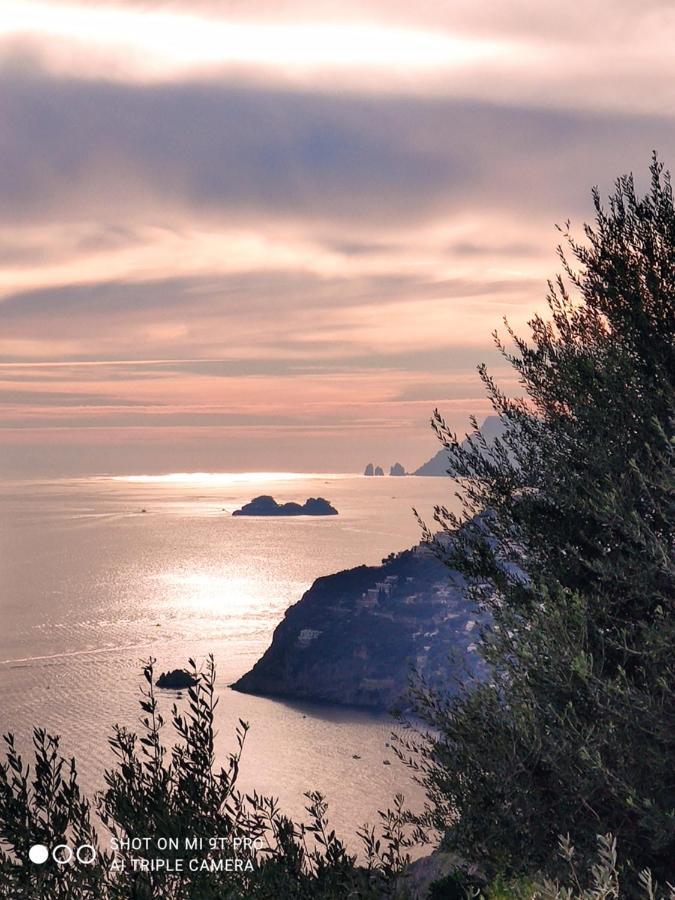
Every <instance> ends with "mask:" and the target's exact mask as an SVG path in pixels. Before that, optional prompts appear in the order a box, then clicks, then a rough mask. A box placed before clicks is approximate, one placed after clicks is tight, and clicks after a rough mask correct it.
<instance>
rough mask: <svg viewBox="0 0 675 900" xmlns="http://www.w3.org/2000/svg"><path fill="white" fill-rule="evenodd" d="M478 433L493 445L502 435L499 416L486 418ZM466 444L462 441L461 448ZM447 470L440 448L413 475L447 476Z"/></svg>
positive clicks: (446, 453)
mask: <svg viewBox="0 0 675 900" xmlns="http://www.w3.org/2000/svg"><path fill="white" fill-rule="evenodd" d="M480 432H481V434H482V435H483V436H484V438H485V440H486V441H487V443H488V445H490V444H493V443H494V440H495V438H497V437H499V436H500V435H502V434H503V433H504V426H503V424H502V421H501V419H500V418H499V416H488V417H487V418H486V419H485V421H484V422H483V424H482V425H481V426H480ZM466 443H467V441H466V440H464V441H462V446H463V447H464V446H466ZM449 469H450V460H449V458H448V451H447V450H446V449H445V447H441V449H440V450H439V451H438V453H437V454H436V455H435V456H433V457H432V458H431V459H430V460H427V462H425V463H424V465H422V466H420V467H419V469H416V470H415V471H414V472H413V475H436V476H437V475H447V474H448V470H449Z"/></svg>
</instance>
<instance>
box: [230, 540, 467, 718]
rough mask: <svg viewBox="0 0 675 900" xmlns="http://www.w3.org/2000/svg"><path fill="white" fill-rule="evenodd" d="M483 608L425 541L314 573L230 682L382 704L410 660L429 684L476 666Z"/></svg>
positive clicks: (304, 696) (401, 681) (399, 692)
mask: <svg viewBox="0 0 675 900" xmlns="http://www.w3.org/2000/svg"><path fill="white" fill-rule="evenodd" d="M482 620H483V617H482V615H481V614H480V613H479V612H478V611H477V610H476V609H475V607H474V606H473V605H472V604H471V603H470V602H469V601H468V600H467V599H466V596H465V591H464V582H463V580H462V578H461V577H460V576H459V575H458V574H457V573H453V572H452V571H450V570H449V569H448V568H447V567H446V566H444V565H443V564H442V563H440V562H439V561H438V560H437V559H436V557H435V556H433V555H432V554H431V552H430V551H429V550H428V548H426V547H424V546H420V547H415V548H413V549H411V550H405V551H403V552H402V553H396V554H391V555H390V556H389V557H388V558H387V559H386V560H383V563H382V565H381V566H358V567H357V568H355V569H348V570H346V571H344V572H338V573H337V574H335V575H328V576H326V577H324V578H318V579H317V580H316V581H315V582H314V584H313V585H312V586H311V588H310V589H309V590H308V591H307V592H306V593H305V594H304V596H303V597H302V599H301V600H300V601H299V602H298V603H296V604H295V605H294V606H291V607H290V609H289V610H288V611H287V612H286V615H285V616H284V618H283V620H282V621H281V622H280V624H279V625H278V626H277V628H276V630H275V632H274V637H273V639H272V644H271V646H270V647H269V649H268V650H267V651H266V653H265V654H264V655H263V656H262V658H261V659H260V660H259V661H258V662H257V663H256V664H255V666H254V667H253V668H252V669H251V671H250V672H247V673H246V675H244V676H243V677H242V678H240V679H239V681H237V682H236V684H234V685H233V687H234V688H235V690H239V691H243V692H245V693H251V694H262V695H267V696H276V697H285V698H292V699H297V700H315V701H326V702H330V703H339V704H347V705H357V706H364V707H371V708H375V709H386V708H389V707H391V706H392V705H393V704H396V703H398V702H399V701H401V699H402V697H403V695H404V694H405V691H406V687H407V683H408V677H409V673H410V671H411V669H412V668H413V667H414V668H415V669H416V670H417V671H418V672H419V673H420V674H422V675H424V677H425V678H426V679H427V680H428V681H430V682H432V683H433V682H438V681H440V680H441V679H443V680H446V679H447V678H448V677H450V678H456V679H457V680H458V681H459V680H462V679H463V678H465V677H466V676H467V673H477V672H478V671H479V670H480V665H481V664H480V661H479V658H478V656H477V654H476V653H475V639H476V636H477V634H478V630H479V628H480V624H481V621H482Z"/></svg>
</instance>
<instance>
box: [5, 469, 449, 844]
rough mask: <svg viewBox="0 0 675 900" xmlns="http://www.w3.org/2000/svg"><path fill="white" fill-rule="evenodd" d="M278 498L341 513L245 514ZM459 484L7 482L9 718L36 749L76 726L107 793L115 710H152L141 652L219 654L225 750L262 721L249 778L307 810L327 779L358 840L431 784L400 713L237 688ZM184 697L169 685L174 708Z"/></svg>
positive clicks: (80, 751)
mask: <svg viewBox="0 0 675 900" xmlns="http://www.w3.org/2000/svg"><path fill="white" fill-rule="evenodd" d="M261 493H268V494H272V495H273V496H274V497H275V498H277V499H278V500H280V501H286V500H300V501H302V500H304V499H306V498H307V497H309V496H323V497H326V498H327V499H329V500H330V501H331V502H332V503H333V504H334V505H335V506H336V507H337V508H338V510H339V512H340V515H339V516H336V517H330V518H315V519H312V518H307V517H303V518H297V519H260V518H232V516H231V515H230V514H231V512H232V510H234V509H236V508H238V507H239V506H241V505H242V503H244V502H246V501H248V500H250V499H251V498H252V497H254V496H256V495H258V494H261ZM451 494H452V483H451V482H450V480H449V479H447V478H445V479H441V478H399V479H396V478H375V479H372V478H371V479H368V478H363V477H354V476H342V475H315V476H313V475H307V476H297V475H295V476H294V475H271V474H251V475H236V476H231V475H230V476H228V475H208V476H189V477H181V476H173V477H171V478H168V479H167V478H161V479H157V480H144V479H139V480H128V479H109V478H97V479H82V480H67V481H66V480H63V481H49V482H30V483H28V482H24V483H13V484H5V485H2V487H0V565H1V567H0V579H1V580H0V586H1V588H2V590H1V592H0V697H1V698H2V699H1V701H0V731H2V732H3V733H4V732H6V731H13V732H14V733H15V734H16V735H17V738H18V741H19V743H20V745H21V746H23V747H26V746H27V744H28V741H29V739H30V732H31V728H32V726H33V725H42V726H45V727H47V728H48V729H50V730H51V731H52V732H54V733H58V734H60V735H61V736H62V748H63V750H64V752H65V753H66V754H68V755H71V754H74V755H75V756H76V757H77V759H78V763H79V768H80V772H81V776H82V781H83V783H84V784H85V786H86V787H87V788H89V789H95V788H97V787H100V786H101V784H102V771H103V768H104V766H105V765H106V764H107V763H108V762H109V760H110V751H109V748H108V746H107V737H108V735H109V734H110V730H111V725H112V723H113V722H120V723H121V724H126V725H130V726H134V725H135V723H136V721H137V716H138V707H137V691H138V684H139V679H140V661H141V659H145V658H147V657H149V656H154V657H156V659H157V666H158V668H159V669H168V668H173V667H176V666H182V665H184V664H185V662H186V660H187V658H188V657H190V656H193V657H195V658H197V659H203V658H204V657H205V656H206V654H208V653H209V652H211V653H213V654H214V655H215V658H216V663H217V666H218V689H219V696H220V705H219V708H218V731H219V736H218V751H219V753H221V754H222V755H223V757H224V756H225V754H226V752H227V750H228V748H229V747H232V746H233V733H234V727H235V724H236V721H237V719H238V718H243V719H245V720H247V721H248V722H249V723H250V725H251V731H250V733H249V737H248V741H247V747H246V750H245V753H244V762H243V766H242V787H244V788H246V789H250V788H252V787H255V788H257V789H258V790H259V791H261V792H264V793H271V794H274V795H275V796H277V797H279V798H280V801H281V804H282V807H284V808H285V809H286V810H287V811H288V812H289V813H291V814H293V815H296V816H297V815H299V814H301V813H302V811H303V806H304V800H303V796H302V795H303V792H304V791H306V790H310V789H313V790H314V789H315V790H321V791H323V792H324V793H325V794H326V795H327V797H328V799H329V802H330V809H331V819H332V822H333V824H334V825H335V826H337V828H338V830H339V831H340V832H342V833H344V834H345V835H349V834H352V833H353V830H354V827H355V826H356V825H358V824H360V823H362V822H364V821H366V820H367V821H370V822H374V821H375V819H376V814H377V810H378V809H382V808H385V807H386V806H387V805H388V804H389V803H390V802H391V798H392V797H393V794H394V793H395V792H396V791H399V790H402V791H403V792H404V793H405V795H406V797H409V798H410V799H411V800H412V801H413V803H415V802H419V800H420V792H419V788H417V787H416V786H415V785H414V784H413V783H412V781H411V780H410V778H409V775H408V773H407V772H406V770H405V769H403V768H402V767H401V766H400V764H398V762H397V761H396V759H395V758H394V757H393V754H391V751H390V750H389V749H388V747H387V746H386V744H387V742H388V740H389V735H390V732H391V728H392V724H393V723H392V721H391V720H390V719H389V718H388V717H387V716H385V715H373V714H370V713H367V712H362V711H357V710H353V709H339V708H331V707H326V706H319V705H311V704H292V703H283V702H279V701H273V700H268V699H264V698H256V697H249V696H246V695H243V694H238V693H236V692H234V691H232V690H230V689H229V687H228V685H229V684H230V683H231V682H232V681H234V680H235V679H236V678H237V677H238V676H239V675H241V674H242V673H243V672H245V671H246V670H247V669H248V668H250V666H251V665H252V664H253V663H254V661H255V660H256V659H257V658H258V657H259V656H260V655H261V653H262V652H263V651H264V650H265V649H266V647H267V646H268V645H269V643H270V640H271V637H272V632H273V630H274V627H275V625H276V624H277V623H278V621H279V620H280V619H281V617H282V616H283V614H284V611H285V610H286V609H287V608H288V606H289V605H290V604H292V603H294V602H296V601H297V600H299V599H300V597H301V596H302V594H303V592H304V591H305V590H306V589H307V588H308V587H309V586H310V584H311V583H312V581H313V580H314V579H315V578H317V577H319V576H320V575H327V574H330V573H332V572H337V571H339V570H340V569H344V568H348V567H351V566H355V565H359V564H360V563H367V564H373V563H378V562H379V561H380V560H381V559H382V558H383V557H384V556H386V555H387V554H388V553H390V552H391V551H393V550H400V549H403V548H405V547H408V546H411V545H412V544H414V543H416V542H417V541H418V540H419V527H418V524H417V522H416V520H415V518H414V516H413V513H412V511H411V508H412V507H413V506H415V507H417V509H418V510H419V511H420V512H421V513H422V514H423V515H425V516H430V514H431V510H432V507H433V504H434V503H436V502H444V503H446V505H449V504H451V502H452V496H451ZM142 510H145V512H142ZM174 699H175V695H174V694H165V695H164V696H163V698H162V704H163V707H164V711H165V712H168V711H169V709H170V706H171V704H172V703H173V702H174ZM179 702H180V701H179ZM354 753H358V755H359V756H360V757H361V759H360V760H354V759H353V758H352V756H353V754H354ZM385 759H386V760H390V761H391V765H389V766H387V765H384V764H383V763H384V760H385Z"/></svg>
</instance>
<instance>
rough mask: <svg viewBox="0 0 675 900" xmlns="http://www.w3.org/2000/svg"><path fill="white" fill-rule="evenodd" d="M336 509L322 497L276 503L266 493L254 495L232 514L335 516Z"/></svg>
mask: <svg viewBox="0 0 675 900" xmlns="http://www.w3.org/2000/svg"><path fill="white" fill-rule="evenodd" d="M337 514H338V511H337V509H335V507H334V506H331V505H330V503H329V502H328V500H324V498H323V497H310V498H309V499H308V500H305V502H304V503H277V501H276V500H275V499H274V497H270V496H268V495H266V494H264V495H262V496H260V497H255V498H254V499H253V500H251V502H250V503H246V504H244V506H242V508H241V509H235V511H234V512H233V513H232V515H233V516H337Z"/></svg>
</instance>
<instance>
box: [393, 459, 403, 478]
mask: <svg viewBox="0 0 675 900" xmlns="http://www.w3.org/2000/svg"><path fill="white" fill-rule="evenodd" d="M389 474H390V475H395V476H400V475H405V469H404V468H403V466H402V465H401V463H399V462H397V463H394V465H393V466H392V467H391V469H389Z"/></svg>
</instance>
